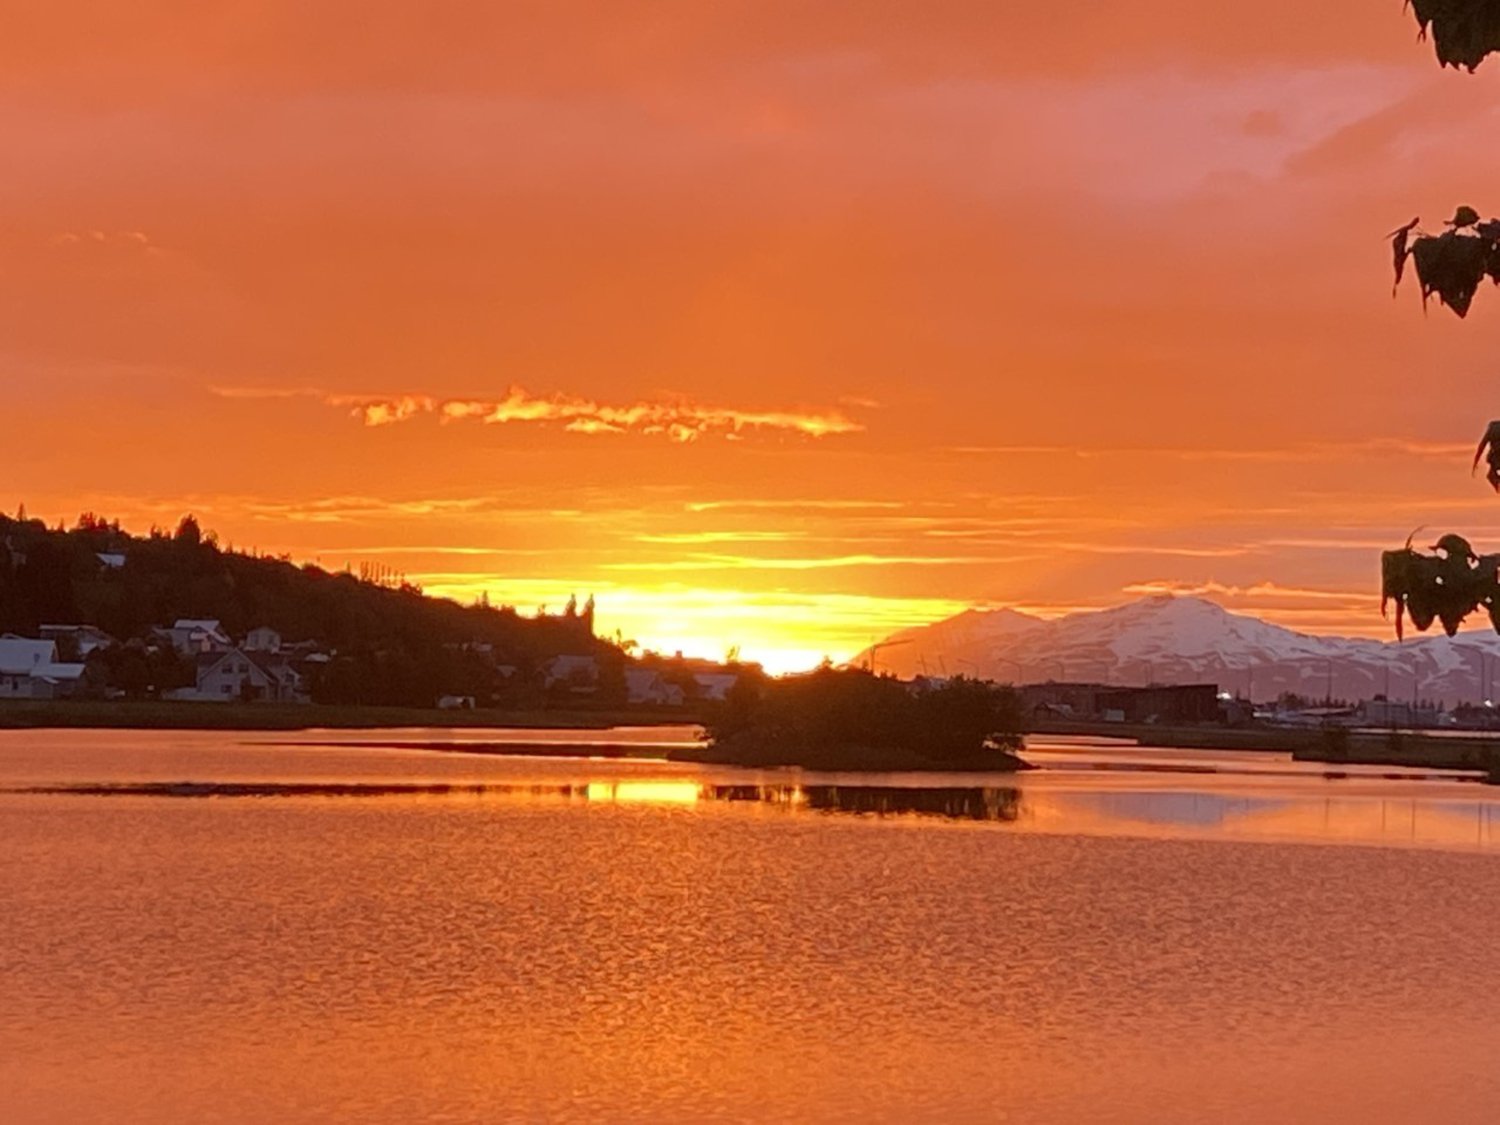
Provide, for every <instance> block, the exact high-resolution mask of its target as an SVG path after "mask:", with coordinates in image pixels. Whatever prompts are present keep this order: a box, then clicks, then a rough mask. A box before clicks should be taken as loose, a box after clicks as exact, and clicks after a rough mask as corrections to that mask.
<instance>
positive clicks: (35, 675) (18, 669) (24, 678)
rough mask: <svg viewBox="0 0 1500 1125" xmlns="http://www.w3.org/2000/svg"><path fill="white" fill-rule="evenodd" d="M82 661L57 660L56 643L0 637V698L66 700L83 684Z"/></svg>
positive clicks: (10, 634) (6, 636)
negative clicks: (74, 662) (66, 661)
mask: <svg viewBox="0 0 1500 1125" xmlns="http://www.w3.org/2000/svg"><path fill="white" fill-rule="evenodd" d="M84 671H85V669H84V666H83V665H82V664H73V663H59V661H58V659H57V642H55V641H50V640H41V639H33V638H30V637H18V636H16V635H15V634H14V633H7V634H5V635H4V636H3V637H0V699H66V698H68V697H70V696H72V695H74V694H76V693H77V691H78V688H79V686H80V685H81V684H82V683H83V678H84Z"/></svg>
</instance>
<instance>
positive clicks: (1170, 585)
mask: <svg viewBox="0 0 1500 1125" xmlns="http://www.w3.org/2000/svg"><path fill="white" fill-rule="evenodd" d="M1124 592H1125V593H1127V594H1134V595H1150V594H1183V595H1191V596H1194V597H1203V596H1205V595H1208V596H1213V597H1221V598H1247V599H1250V598H1265V599H1275V600H1283V599H1284V600H1290V601H1331V602H1341V603H1346V604H1347V603H1351V602H1354V603H1365V602H1371V601H1373V600H1374V595H1373V594H1371V593H1370V592H1369V591H1368V590H1365V591H1351V590H1316V589H1308V588H1306V587H1299V586H1282V585H1280V584H1278V583H1275V582H1256V583H1254V584H1253V585H1250V586H1231V585H1226V584H1225V583H1222V582H1213V581H1209V582H1173V581H1152V582H1133V583H1131V584H1130V585H1128V586H1126V587H1124Z"/></svg>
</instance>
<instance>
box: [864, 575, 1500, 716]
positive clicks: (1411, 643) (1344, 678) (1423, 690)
mask: <svg viewBox="0 0 1500 1125" xmlns="http://www.w3.org/2000/svg"><path fill="white" fill-rule="evenodd" d="M872 648H873V650H874V651H873V656H874V662H875V666H876V668H877V669H878V670H880V671H882V672H895V673H896V674H898V675H902V676H911V675H918V674H922V673H924V672H925V673H927V674H934V675H936V674H944V673H947V674H952V675H957V674H965V675H975V676H980V677H982V678H985V679H994V680H1002V681H1009V682H1023V683H1036V682H1041V681H1045V680H1070V681H1090V682H1098V683H1109V684H1118V685H1122V686H1141V685H1144V684H1147V683H1189V682H1195V683H1196V682H1205V681H1213V682H1216V683H1218V684H1219V686H1220V688H1221V689H1223V690H1226V691H1231V692H1234V693H1235V694H1237V695H1248V696H1250V697H1252V698H1254V699H1256V700H1269V699H1274V698H1276V697H1277V696H1278V695H1280V694H1281V693H1283V692H1296V693H1297V694H1299V695H1303V696H1312V697H1314V698H1323V697H1325V696H1327V697H1332V698H1335V699H1368V698H1371V697H1373V696H1375V695H1377V694H1386V695H1388V696H1390V697H1391V698H1393V699H1410V698H1412V697H1413V696H1416V697H1417V698H1421V699H1440V700H1445V701H1448V702H1450V703H1453V702H1480V701H1482V700H1483V699H1486V698H1490V697H1491V695H1492V693H1493V691H1494V685H1495V679H1496V678H1497V675H1500V636H1497V635H1495V634H1494V633H1491V632H1489V631H1487V630H1486V631H1474V632H1462V633H1459V634H1458V635H1457V636H1455V637H1452V638H1449V637H1447V636H1443V635H1442V634H1437V635H1433V636H1425V637H1420V638H1409V639H1407V640H1405V641H1400V642H1398V641H1395V640H1391V641H1380V640H1375V639H1373V638H1366V637H1339V636H1319V635H1314V634H1309V633H1300V632H1298V631H1296V630H1294V629H1289V628H1287V627H1286V626H1283V625H1277V624H1275V623H1273V622H1269V621H1264V620H1262V619H1261V618H1259V617H1254V616H1252V615H1249V614H1241V613H1235V612H1233V611H1231V610H1228V609H1226V608H1224V607H1223V606H1221V605H1219V604H1218V603H1217V602H1214V601H1212V600H1210V599H1208V598H1202V597H1197V596H1190V595H1173V594H1152V595H1148V596H1146V597H1143V598H1138V599H1136V600H1134V601H1130V602H1125V603H1122V604H1121V605H1116V606H1111V607H1109V608H1107V609H1100V610H1081V611H1077V612H1074V613H1070V614H1067V615H1065V616H1063V617H1057V618H1050V619H1049V618H1041V617H1036V616H1033V615H1031V614H1026V613H1022V612H1020V611H1018V610H1013V609H999V610H980V609H971V610H965V611H964V612H963V613H960V614H957V615H956V616H954V617H950V618H947V619H945V620H943V621H937V622H933V623H932V624H930V625H922V626H916V627H913V628H909V629H903V630H901V631H900V632H897V633H893V634H891V636H889V637H887V638H886V639H885V640H883V641H880V642H877V643H876V644H875V645H874V646H872ZM871 655H872V649H866V650H865V651H864V652H862V653H860V654H859V655H858V656H857V657H855V663H859V664H868V663H869V662H870V658H871Z"/></svg>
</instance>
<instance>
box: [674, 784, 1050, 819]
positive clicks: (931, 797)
mask: <svg viewBox="0 0 1500 1125" xmlns="http://www.w3.org/2000/svg"><path fill="white" fill-rule="evenodd" d="M704 795H705V796H708V797H710V798H712V799H713V800H715V801H756V802H760V803H763V804H774V805H796V806H803V807H806V808H809V809H815V810H817V811H818V812H828V813H852V814H856V815H858V814H868V815H874V816H940V817H946V818H948V819H950V820H989V821H1013V820H1016V819H1017V818H1018V817H1019V816H1020V814H1021V791H1020V790H1019V789H1014V788H958V787H951V788H936V789H930V788H912V789H897V788H893V787H890V786H880V785H799V786H793V785H713V786H705V787H704Z"/></svg>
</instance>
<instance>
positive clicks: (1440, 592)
mask: <svg viewBox="0 0 1500 1125" xmlns="http://www.w3.org/2000/svg"><path fill="white" fill-rule="evenodd" d="M1410 7H1411V8H1412V11H1413V14H1414V15H1415V16H1416V19H1417V24H1418V27H1419V28H1420V30H1421V34H1422V35H1424V36H1425V35H1427V34H1428V33H1429V32H1430V33H1431V35H1432V39H1433V43H1434V45H1435V48H1436V51H1437V57H1438V61H1439V62H1440V63H1441V64H1442V65H1443V66H1454V67H1464V68H1466V69H1467V70H1469V71H1470V72H1472V71H1473V70H1474V69H1475V68H1476V67H1478V66H1479V64H1480V63H1481V62H1483V61H1484V59H1485V58H1486V57H1487V56H1488V55H1490V54H1491V53H1493V52H1495V51H1500V0H1411V2H1410ZM1418 224H1419V220H1418V219H1413V220H1412V221H1411V222H1410V223H1407V224H1406V225H1405V226H1403V227H1401V228H1400V229H1398V230H1396V231H1395V232H1393V233H1392V236H1391V238H1392V252H1393V259H1394V265H1395V272H1396V284H1397V285H1398V286H1399V285H1400V283H1401V279H1402V275H1403V273H1404V271H1405V267H1406V264H1407V261H1408V259H1410V261H1411V262H1412V263H1413V265H1414V266H1415V268H1416V274H1417V281H1418V284H1419V286H1420V287H1421V291H1422V300H1423V302H1424V304H1425V302H1426V301H1427V298H1428V297H1429V296H1431V295H1432V294H1436V295H1437V297H1438V299H1439V300H1440V301H1441V302H1442V303H1443V304H1444V305H1446V306H1448V308H1450V309H1452V310H1453V312H1454V313H1456V314H1457V315H1458V316H1460V317H1464V316H1466V315H1468V311H1469V306H1470V304H1471V302H1472V301H1473V299H1474V294H1475V292H1476V291H1477V290H1478V288H1479V285H1480V283H1481V282H1482V281H1483V280H1484V279H1485V278H1486V277H1488V278H1489V279H1490V280H1491V281H1493V282H1495V283H1496V284H1500V220H1497V219H1489V220H1485V219H1482V218H1481V217H1480V215H1479V212H1478V211H1476V210H1475V209H1474V208H1472V207H1469V206H1462V207H1459V208H1458V209H1457V210H1456V211H1455V212H1454V215H1453V218H1452V219H1450V220H1449V221H1448V222H1447V223H1446V224H1445V226H1446V227H1447V228H1448V229H1447V230H1445V231H1443V232H1442V233H1440V234H1435V235H1434V234H1428V233H1425V232H1423V231H1421V230H1419V228H1418ZM1497 438H1500V423H1495V422H1492V423H1491V424H1490V427H1489V429H1488V430H1487V431H1486V432H1485V435H1484V437H1483V438H1481V440H1480V442H1479V447H1478V449H1477V450H1476V451H1475V454H1474V467H1475V468H1476V469H1477V468H1478V465H1479V461H1480V459H1481V457H1482V456H1483V455H1484V454H1485V451H1486V447H1487V446H1488V449H1489V472H1488V479H1489V481H1490V484H1491V485H1492V486H1494V487H1495V488H1496V490H1497V491H1500V442H1497V440H1496V439H1497ZM1430 551H1431V553H1423V552H1420V551H1417V550H1415V549H1413V547H1412V543H1411V540H1410V539H1408V540H1407V542H1406V546H1405V547H1403V548H1401V549H1400V550H1396V551H1386V552H1384V553H1383V554H1382V556H1381V567H1380V572H1381V583H1380V586H1381V598H1380V610H1381V614H1382V615H1385V614H1386V613H1387V612H1388V610H1389V606H1390V604H1391V603H1393V602H1394V604H1395V614H1396V636H1397V637H1398V638H1400V637H1401V636H1402V635H1403V633H1404V624H1405V620H1406V618H1407V617H1408V616H1410V618H1411V622H1412V624H1413V625H1414V626H1415V627H1416V628H1417V630H1418V631H1419V632H1420V631H1425V630H1426V629H1428V628H1430V627H1431V626H1432V623H1433V622H1434V621H1438V622H1441V623H1442V626H1443V630H1444V631H1445V632H1446V633H1447V634H1448V635H1449V636H1452V635H1453V634H1454V633H1455V632H1457V631H1458V628H1459V626H1460V625H1461V624H1462V623H1463V621H1464V619H1465V618H1466V617H1468V616H1469V615H1470V614H1472V613H1475V612H1477V611H1479V610H1481V609H1483V610H1484V611H1485V612H1487V613H1488V615H1489V618H1490V623H1491V624H1492V625H1493V626H1494V628H1495V630H1496V631H1497V632H1500V555H1479V554H1477V553H1476V552H1475V551H1474V549H1473V547H1472V546H1470V544H1469V542H1468V540H1466V539H1464V538H1463V537H1462V536H1458V535H1451V534H1450V535H1444V536H1442V537H1441V538H1440V539H1438V541H1437V542H1436V543H1434V544H1433V545H1432V547H1431V548H1430Z"/></svg>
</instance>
